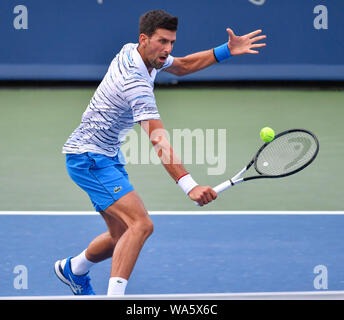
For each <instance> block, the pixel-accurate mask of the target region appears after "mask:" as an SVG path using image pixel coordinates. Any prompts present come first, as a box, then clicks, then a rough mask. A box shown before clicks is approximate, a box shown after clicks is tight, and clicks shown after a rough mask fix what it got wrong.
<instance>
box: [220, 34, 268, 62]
mask: <svg viewBox="0 0 344 320" xmlns="http://www.w3.org/2000/svg"><path fill="white" fill-rule="evenodd" d="M226 30H227V32H228V36H229V40H228V47H229V50H230V52H231V55H232V56H237V55H240V54H245V53H251V54H258V53H259V51H257V50H252V49H255V48H261V47H265V46H266V43H255V42H257V41H260V40H263V39H265V38H266V35H262V36H257V35H258V34H260V33H262V30H256V31H253V32H250V33H248V34H245V35H243V36H236V35H235V34H234V32H233V30H232V29H230V28H227V29H226Z"/></svg>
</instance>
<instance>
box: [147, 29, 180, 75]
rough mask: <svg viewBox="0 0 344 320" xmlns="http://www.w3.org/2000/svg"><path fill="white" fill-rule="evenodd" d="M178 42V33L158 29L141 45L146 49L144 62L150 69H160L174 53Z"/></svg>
mask: <svg viewBox="0 0 344 320" xmlns="http://www.w3.org/2000/svg"><path fill="white" fill-rule="evenodd" d="M175 41H176V31H170V30H166V29H157V30H156V31H155V33H154V34H153V35H152V36H151V37H150V38H149V37H146V38H144V41H143V42H141V43H140V45H142V46H143V48H144V57H143V60H144V62H145V64H146V66H147V68H148V69H151V68H155V69H160V68H162V66H163V65H164V63H165V61H166V59H167V57H168V55H169V54H170V53H171V52H172V49H173V45H174V43H175Z"/></svg>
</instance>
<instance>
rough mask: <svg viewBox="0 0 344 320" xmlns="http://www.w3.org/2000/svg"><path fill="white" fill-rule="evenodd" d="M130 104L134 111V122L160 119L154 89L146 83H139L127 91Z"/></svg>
mask: <svg viewBox="0 0 344 320" xmlns="http://www.w3.org/2000/svg"><path fill="white" fill-rule="evenodd" d="M126 94H127V95H126V97H127V101H128V104H129V106H130V108H131V110H132V114H133V121H134V122H139V121H143V120H152V119H160V114H159V111H158V107H157V105H156V101H155V96H154V93H153V88H152V87H151V86H150V85H149V84H148V83H146V82H144V81H142V82H137V83H136V84H135V86H133V87H132V88H130V89H128V90H127V91H126Z"/></svg>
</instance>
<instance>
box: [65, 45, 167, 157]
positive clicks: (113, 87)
mask: <svg viewBox="0 0 344 320" xmlns="http://www.w3.org/2000/svg"><path fill="white" fill-rule="evenodd" d="M137 47H138V44H137V43H136V44H134V43H128V44H126V45H124V46H123V48H122V49H121V51H120V52H119V53H118V54H117V55H116V57H115V58H114V59H113V60H112V62H111V65H110V67H109V69H108V71H107V73H106V75H105V77H104V79H103V80H102V82H101V83H100V85H99V86H98V88H97V90H96V92H95V93H94V95H93V97H92V99H91V101H90V103H89V105H88V107H87V109H86V110H85V112H84V113H83V115H82V119H81V123H80V125H79V127H77V128H76V129H75V130H74V132H73V133H72V134H71V135H70V137H69V138H68V140H67V141H66V143H65V144H64V146H63V149H62V152H63V153H77V154H78V153H84V152H94V153H100V154H104V155H107V156H109V157H113V156H115V155H117V153H118V151H119V148H120V146H121V144H122V142H123V141H124V140H125V136H126V134H127V133H128V131H129V130H130V129H132V128H133V126H134V124H135V123H136V122H139V121H142V120H151V119H160V115H159V111H158V108H157V105H156V101H155V96H154V92H153V89H154V80H155V77H156V75H157V73H158V72H160V71H161V70H164V69H166V68H168V67H169V66H171V65H172V63H173V57H172V56H168V58H167V59H166V61H165V63H164V65H163V67H162V68H161V69H158V70H156V69H153V70H152V72H151V73H150V74H149V73H148V70H147V68H146V66H145V64H144V62H143V60H142V58H141V55H140V54H139V52H138V51H137Z"/></svg>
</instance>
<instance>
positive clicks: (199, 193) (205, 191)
mask: <svg viewBox="0 0 344 320" xmlns="http://www.w3.org/2000/svg"><path fill="white" fill-rule="evenodd" d="M188 196H189V197H190V199H191V200H193V201H196V202H197V203H198V204H199V205H200V206H201V207H202V206H204V205H206V204H208V203H210V202H212V201H213V200H215V199H216V198H217V193H216V192H215V191H214V190H213V189H212V188H211V187H209V186H196V187H195V188H193V189H192V190H191V191H190V192H189V194H188Z"/></svg>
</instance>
